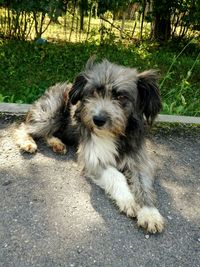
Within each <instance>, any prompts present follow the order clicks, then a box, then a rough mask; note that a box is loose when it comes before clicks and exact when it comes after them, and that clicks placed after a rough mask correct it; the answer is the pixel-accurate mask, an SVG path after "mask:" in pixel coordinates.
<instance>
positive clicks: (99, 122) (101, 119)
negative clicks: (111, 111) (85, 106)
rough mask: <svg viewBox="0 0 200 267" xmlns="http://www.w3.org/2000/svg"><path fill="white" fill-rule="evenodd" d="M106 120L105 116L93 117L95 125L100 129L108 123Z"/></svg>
mask: <svg viewBox="0 0 200 267" xmlns="http://www.w3.org/2000/svg"><path fill="white" fill-rule="evenodd" d="M106 120H107V118H106V116H103V115H99V116H94V117H93V122H94V124H95V125H97V126H99V127H101V126H103V125H104V124H105V123H106Z"/></svg>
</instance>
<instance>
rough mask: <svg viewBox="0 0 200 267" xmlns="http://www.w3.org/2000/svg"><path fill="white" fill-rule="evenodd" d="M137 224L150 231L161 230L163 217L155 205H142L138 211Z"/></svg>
mask: <svg viewBox="0 0 200 267" xmlns="http://www.w3.org/2000/svg"><path fill="white" fill-rule="evenodd" d="M137 218H138V222H137V223H138V225H139V226H141V227H143V228H145V229H146V230H147V231H148V232H150V233H156V232H159V233H160V232H162V231H163V229H164V218H163V217H162V215H161V214H160V212H159V211H158V209H157V208H155V207H146V206H145V207H143V208H141V209H140V210H139V211H138V215H137Z"/></svg>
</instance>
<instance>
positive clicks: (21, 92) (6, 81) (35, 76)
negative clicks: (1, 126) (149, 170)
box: [0, 40, 200, 116]
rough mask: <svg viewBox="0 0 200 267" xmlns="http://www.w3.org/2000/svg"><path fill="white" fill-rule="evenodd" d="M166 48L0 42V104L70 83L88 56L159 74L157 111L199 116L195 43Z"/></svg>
mask: <svg viewBox="0 0 200 267" xmlns="http://www.w3.org/2000/svg"><path fill="white" fill-rule="evenodd" d="M183 47H184V45H182V44H181V45H180V44H177V46H175V45H173V46H172V47H169V46H168V48H162V49H161V48H159V47H158V46H155V45H152V44H150V43H147V42H144V43H143V44H140V45H139V44H132V45H127V46H125V45H122V44H118V45H115V44H112V45H104V46H100V45H98V44H95V43H66V42H65V43H64V42H63V43H62V42H60V43H47V44H44V45H37V44H36V43H35V42H22V41H14V40H0V77H1V78H0V102H16V103H32V102H33V101H34V100H36V99H37V98H38V97H39V96H40V95H41V94H42V93H43V92H44V90H45V89H46V88H47V87H49V86H51V85H53V84H55V83H56V82H60V81H66V80H68V81H70V82H72V81H73V79H74V77H75V75H76V74H78V73H79V72H80V71H81V70H82V69H83V67H84V64H85V62H86V61H87V59H88V58H89V56H90V55H93V54H96V55H97V59H98V60H100V59H102V58H107V59H109V60H111V61H113V62H115V63H118V64H122V65H125V66H129V67H137V68H138V69H139V70H140V71H142V70H145V69H149V68H154V69H158V70H159V73H160V81H159V82H160V84H161V94H162V99H163V112H162V113H165V114H181V115H193V116H200V79H199V73H200V57H199V51H198V48H197V47H196V44H192V43H191V44H190V45H188V46H187V47H186V48H185V49H184V51H183V52H182V53H181V54H180V55H179V56H178V57H177V55H178V54H179V53H180V51H181V50H182V49H183Z"/></svg>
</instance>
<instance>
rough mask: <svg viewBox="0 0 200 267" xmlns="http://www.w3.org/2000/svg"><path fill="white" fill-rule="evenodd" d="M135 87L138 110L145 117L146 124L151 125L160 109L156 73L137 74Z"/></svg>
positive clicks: (151, 71)
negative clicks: (136, 89)
mask: <svg viewBox="0 0 200 267" xmlns="http://www.w3.org/2000/svg"><path fill="white" fill-rule="evenodd" d="M137 87H138V107H139V110H140V112H142V113H143V114H144V115H145V117H146V120H147V122H148V124H152V123H153V121H154V119H155V117H156V115H157V114H158V112H159V111H160V110H161V107H162V104H161V98H160V92H159V88H158V84H157V75H156V71H154V70H149V71H144V72H142V73H140V74H138V83H137Z"/></svg>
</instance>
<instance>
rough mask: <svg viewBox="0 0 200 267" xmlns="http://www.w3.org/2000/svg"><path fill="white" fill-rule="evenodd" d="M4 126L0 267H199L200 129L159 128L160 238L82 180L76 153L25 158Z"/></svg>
mask: <svg viewBox="0 0 200 267" xmlns="http://www.w3.org/2000/svg"><path fill="white" fill-rule="evenodd" d="M12 128H13V126H10V125H9V123H6V122H5V121H0V266H1V267H14V266H15V267H29V266H31V267H37V266H38V267H61V266H66V267H67V266H84V267H85V266H106V267H107V266H114V267H122V266H131V267H139V266H146V267H154V266H157V267H162V266H167V267H170V266H175V267H178V266H180V267H183V266H185V267H189V266H190V267H197V266H200V163H199V162H200V129H195V130H188V129H184V128H183V129H178V130H177V129H168V128H167V127H165V129H164V130H163V129H158V130H156V131H155V133H154V134H153V135H150V137H149V140H148V148H149V150H150V151H151V153H152V155H153V157H154V159H155V161H156V163H157V166H158V169H157V175H156V176H157V180H156V190H157V193H158V200H159V208H160V211H161V213H162V214H163V215H164V216H165V218H166V221H167V226H166V230H165V232H164V233H163V234H158V235H147V233H145V232H143V231H142V230H139V229H138V228H137V226H136V223H135V221H134V220H132V219H128V218H126V217H125V216H124V215H123V214H120V213H119V212H118V210H117V209H116V208H115V206H114V205H113V203H112V202H111V201H110V200H109V199H108V198H107V197H106V196H105V194H104V193H103V192H102V190H101V189H100V188H98V187H96V186H95V185H93V184H92V183H90V181H88V180H86V179H85V178H84V177H82V176H81V175H80V169H79V166H78V165H77V164H76V162H75V156H74V151H73V149H70V151H69V153H68V154H67V155H66V156H60V155H56V154H54V153H53V152H52V151H51V150H50V149H49V148H47V147H46V146H45V145H44V144H43V143H42V142H40V143H39V151H38V152H37V154H36V155H34V156H32V155H28V154H21V153H20V152H19V151H18V149H17V148H16V147H15V145H14V144H13V140H12Z"/></svg>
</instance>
